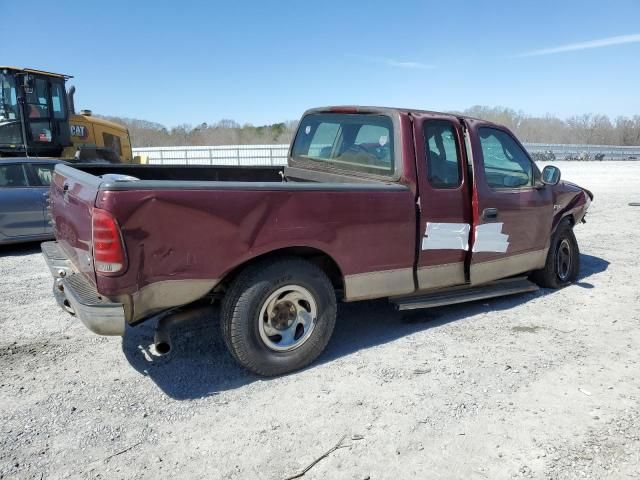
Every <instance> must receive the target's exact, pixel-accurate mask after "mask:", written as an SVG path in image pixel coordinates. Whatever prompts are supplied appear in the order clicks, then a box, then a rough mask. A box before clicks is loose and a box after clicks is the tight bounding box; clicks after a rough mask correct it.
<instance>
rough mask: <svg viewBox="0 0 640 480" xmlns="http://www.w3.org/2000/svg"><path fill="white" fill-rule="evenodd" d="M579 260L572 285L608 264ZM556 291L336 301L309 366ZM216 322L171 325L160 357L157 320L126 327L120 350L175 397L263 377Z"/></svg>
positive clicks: (200, 394)
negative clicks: (330, 330) (421, 302)
mask: <svg viewBox="0 0 640 480" xmlns="http://www.w3.org/2000/svg"><path fill="white" fill-rule="evenodd" d="M581 262H582V266H581V273H580V277H579V279H578V282H577V283H576V286H578V287H582V288H594V287H593V285H592V284H591V283H588V282H585V279H587V278H589V277H590V276H592V275H594V274H597V273H600V272H603V271H604V270H606V269H607V267H608V266H609V262H608V261H606V260H604V259H602V258H599V257H595V256H591V255H585V254H582V255H581ZM555 292H556V291H555V290H546V289H541V290H539V291H537V292H532V293H527V294H521V295H514V296H510V297H503V298H494V299H490V300H483V301H477V302H471V303H466V304H460V305H451V306H447V307H439V308H434V309H430V310H421V311H416V312H414V313H411V314H408V315H407V314H405V315H403V314H402V313H401V312H398V311H396V310H395V309H394V308H393V307H392V306H391V304H389V303H388V302H387V301H386V300H376V301H368V302H357V303H344V304H340V305H339V308H338V320H337V322H336V328H335V331H334V334H333V337H332V339H331V341H330V342H329V345H328V346H327V349H326V350H325V352H324V353H323V354H322V355H321V356H320V357H319V358H318V359H317V360H316V361H315V362H314V363H313V364H312V365H311V366H310V367H308V368H314V366H317V365H320V364H323V363H327V362H331V361H333V360H336V359H338V358H340V357H344V356H347V355H349V354H351V353H354V352H357V351H360V350H364V349H367V348H371V347H374V346H377V345H381V344H385V343H388V342H392V341H394V340H397V339H398V338H401V337H404V336H406V335H410V334H412V333H416V332H420V331H424V330H428V329H430V328H435V327H438V326H441V325H445V324H447V323H450V322H455V321H457V320H460V319H463V318H465V317H468V316H470V315H475V314H479V313H486V312H493V311H501V310H508V309H511V308H513V307H515V306H517V305H520V304H523V303H525V302H527V301H529V300H532V299H534V298H538V297H541V296H547V295H552V294H554V293H555ZM219 328H220V326H219V318H218V312H216V314H215V318H214V321H213V322H212V321H211V319H210V318H203V319H199V320H194V321H192V322H191V323H189V324H187V325H181V326H178V327H177V328H176V329H175V330H174V332H175V334H174V336H173V350H172V351H171V353H170V354H169V355H167V356H166V357H158V356H154V355H153V354H152V353H151V351H152V349H151V348H150V346H151V343H152V342H153V333H154V329H155V322H147V323H145V324H142V325H139V326H137V327H134V328H128V329H127V332H126V334H125V336H124V338H123V342H122V350H123V352H124V354H125V357H126V358H127V360H128V361H129V363H130V364H131V366H132V367H133V368H135V369H136V370H137V371H138V372H140V373H141V374H143V375H145V376H147V377H149V378H150V379H151V380H152V381H153V382H154V383H155V384H156V385H157V386H158V387H159V388H160V389H161V390H162V391H163V392H164V393H165V394H166V395H168V396H169V397H171V398H173V399H177V400H186V399H196V398H202V397H206V396H210V395H215V394H216V393H218V392H222V391H226V390H233V389H236V388H239V387H242V386H244V385H247V384H250V383H252V382H254V381H260V380H262V381H265V379H264V378H262V377H259V376H257V375H253V374H251V373H249V372H247V371H246V370H244V369H243V368H242V367H240V366H238V365H237V364H236V363H235V361H234V360H233V359H232V357H231V355H230V354H229V353H228V351H227V350H226V347H225V345H224V342H223V341H222V338H221V336H220V333H219ZM294 375H295V374H294ZM266 381H268V379H266Z"/></svg>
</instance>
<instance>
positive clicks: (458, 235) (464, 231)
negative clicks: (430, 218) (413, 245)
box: [422, 222, 471, 250]
mask: <svg viewBox="0 0 640 480" xmlns="http://www.w3.org/2000/svg"><path fill="white" fill-rule="evenodd" d="M470 229H471V228H470V226H469V224H468V223H432V222H427V229H426V232H425V237H424V238H423V239H422V250H469V231H470Z"/></svg>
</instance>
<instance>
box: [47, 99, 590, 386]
mask: <svg viewBox="0 0 640 480" xmlns="http://www.w3.org/2000/svg"><path fill="white" fill-rule="evenodd" d="M559 180H560V171H559V170H558V169H557V168H555V167H553V166H547V167H545V168H544V170H542V172H540V171H539V170H538V168H537V166H536V164H535V163H534V162H533V161H532V160H531V158H530V157H529V155H528V154H527V152H526V151H525V149H524V148H523V147H522V145H521V144H520V142H519V141H518V140H517V139H516V138H515V137H514V136H513V135H512V134H511V132H509V130H507V129H506V128H504V127H502V126H500V125H495V124H492V123H489V122H486V121H482V120H478V119H474V118H467V117H461V116H456V115H451V114H443V113H435V112H427V111H419V110H407V109H393V108H369V107H331V108H320V109H314V110H309V111H308V112H306V113H305V114H304V116H303V117H302V120H301V121H300V124H299V127H298V131H297V134H296V136H295V140H294V141H293V143H292V145H291V148H290V151H289V159H288V165H287V166H286V167H245V168H240V167H201V168H200V167H184V166H141V165H86V166H81V167H80V166H73V167H72V166H69V165H58V166H57V167H56V169H55V174H54V178H53V182H52V186H51V199H50V202H51V215H52V219H53V222H54V225H55V234H56V239H57V242H47V243H44V244H43V246H42V250H43V254H44V256H45V259H46V260H47V263H48V265H49V267H50V270H51V272H52V274H53V275H54V294H55V296H56V299H57V300H58V302H59V304H60V305H61V306H62V307H63V308H64V309H65V310H67V311H68V312H69V313H71V314H73V315H76V316H78V317H79V318H80V320H82V322H83V323H84V324H85V325H86V326H87V327H88V328H89V329H91V330H92V331H94V332H96V333H99V334H103V335H122V334H124V331H125V325H126V324H129V325H136V324H138V323H140V322H143V321H146V320H149V319H157V320H158V326H157V329H156V339H155V345H156V351H157V352H158V353H166V352H167V351H168V350H169V349H170V345H171V341H170V340H171V337H170V335H169V334H170V330H171V326H172V325H173V324H175V323H176V322H180V321H183V320H186V319H188V318H191V317H193V316H196V315H199V316H202V315H204V314H207V315H213V314H212V313H211V312H212V310H211V305H212V304H214V303H215V302H217V301H220V302H221V310H220V317H221V320H220V323H221V327H222V328H221V333H222V336H223V338H224V341H225V343H226V345H227V346H228V348H229V350H230V352H231V354H232V355H233V357H234V358H235V359H236V360H237V361H238V362H239V363H240V364H242V365H243V366H245V367H246V368H248V369H249V370H251V371H253V372H256V373H258V374H262V375H277V374H282V373H285V372H289V371H292V370H295V369H299V368H302V367H304V366H306V365H308V364H309V363H310V362H312V361H313V360H314V359H315V358H316V357H317V356H318V355H319V354H320V353H321V352H322V350H323V349H324V348H325V346H326V345H327V342H328V341H329V338H330V337H331V333H332V331H333V328H334V324H335V319H336V301H337V300H336V299H339V300H342V301H347V302H351V301H356V300H364V299H373V298H383V297H384V298H389V300H390V301H391V302H393V303H394V304H395V305H396V306H397V307H398V308H399V309H415V308H426V307H431V306H439V305H445V304H451V303H459V302H464V301H470V300H478V299H482V298H489V297H495V296H499V295H507V294H513V293H518V292H525V291H530V290H533V289H536V288H538V285H539V286H543V287H548V288H559V287H563V286H565V285H567V284H569V283H571V282H573V281H574V280H576V278H577V275H578V271H579V261H580V257H579V250H578V245H577V242H576V239H575V237H574V235H573V230H572V229H573V227H574V226H575V225H576V224H578V223H579V222H580V221H583V219H584V216H585V213H586V210H587V208H588V206H589V204H590V202H591V200H592V199H593V195H592V194H591V193H590V192H589V191H588V190H585V189H583V188H580V187H578V186H576V185H574V184H571V183H568V182H564V181H563V182H560V181H559ZM531 280H532V281H533V282H532V281H531ZM534 282H535V283H534Z"/></svg>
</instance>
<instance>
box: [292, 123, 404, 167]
mask: <svg viewBox="0 0 640 480" xmlns="http://www.w3.org/2000/svg"><path fill="white" fill-rule="evenodd" d="M291 152H292V153H291V157H292V164H295V163H297V162H301V163H304V164H306V165H309V166H310V167H311V168H318V169H322V170H333V169H336V170H342V171H345V172H347V173H364V174H372V175H376V176H384V177H391V176H393V175H394V173H395V162H394V158H395V157H394V142H393V122H392V120H391V118H389V117H388V116H385V115H373V114H343V113H313V114H309V115H307V116H305V117H304V118H303V119H302V121H301V122H300V127H299V128H298V133H297V134H296V138H295V140H294V143H293V147H292V150H291Z"/></svg>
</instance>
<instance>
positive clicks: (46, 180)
mask: <svg viewBox="0 0 640 480" xmlns="http://www.w3.org/2000/svg"><path fill="white" fill-rule="evenodd" d="M54 167H55V165H49V164H46V165H45V164H35V165H31V171H32V172H33V176H34V177H35V179H36V180H37V181H38V184H39V185H40V186H43V187H47V186H49V185H50V184H51V178H52V177H53V169H54Z"/></svg>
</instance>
